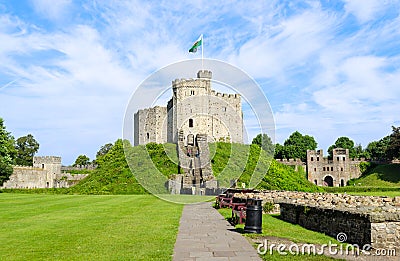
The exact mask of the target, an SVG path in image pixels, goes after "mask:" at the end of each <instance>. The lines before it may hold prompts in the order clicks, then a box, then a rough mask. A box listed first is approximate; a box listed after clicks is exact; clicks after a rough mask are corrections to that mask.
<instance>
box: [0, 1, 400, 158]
mask: <svg viewBox="0 0 400 261" xmlns="http://www.w3.org/2000/svg"><path fill="white" fill-rule="evenodd" d="M399 12H400V0H337V1H333V0H325V1H316V0H309V1H289V0H287V1H274V0H271V1H196V0H192V1H187V2H186V1H185V2H184V1H132V0H129V1H124V0H120V1H96V0H87V1H74V0H19V1H9V0H0V61H1V62H0V117H1V118H3V119H4V121H5V125H6V128H7V130H8V131H10V132H11V133H12V135H13V136H14V137H15V138H18V137H21V136H24V135H27V134H29V133H30V134H32V135H33V136H34V137H35V138H36V140H37V141H38V142H39V143H40V149H39V152H38V155H56V156H61V157H62V161H63V164H64V165H69V164H72V163H73V162H74V160H75V159H76V157H77V156H78V155H80V154H85V155H87V156H89V157H90V158H91V159H94V158H95V155H96V152H97V151H98V150H99V148H100V147H101V146H102V145H104V144H106V143H110V142H111V143H113V142H114V141H115V140H117V139H118V138H121V137H122V128H123V118H124V113H125V109H126V106H127V103H128V101H129V99H130V97H131V95H132V94H133V92H134V91H135V89H136V88H137V86H138V85H140V83H141V82H142V81H143V80H144V79H146V77H148V76H149V75H150V74H152V73H154V72H156V71H157V70H159V69H160V68H162V67H165V66H167V65H168V64H171V63H174V62H178V61H181V60H187V59H194V58H199V57H200V56H201V54H199V52H197V53H196V54H192V53H188V50H189V48H190V47H191V46H192V44H193V42H194V41H195V40H197V38H198V37H199V35H200V34H204V57H205V58H210V59H217V60H221V61H224V62H227V63H230V64H232V65H233V66H236V67H238V68H240V69H241V70H243V71H245V72H246V73H247V74H248V75H249V76H250V77H252V78H253V79H254V80H255V81H256V82H257V83H258V84H259V85H260V87H261V89H262V91H263V92H264V94H265V96H266V97H267V99H268V101H269V103H270V105H271V108H272V111H273V116H274V119H275V125H276V139H275V141H276V142H277V143H281V144H282V143H283V142H284V141H285V139H287V138H288V136H289V135H290V134H291V133H293V132H294V131H296V130H297V131H299V132H301V133H302V134H308V135H311V136H313V137H314V138H315V140H316V141H317V143H318V148H321V149H323V150H325V151H326V149H327V148H328V147H329V146H330V145H332V144H333V143H334V142H335V140H336V139H337V138H338V137H340V136H347V137H349V138H351V139H352V140H354V142H355V143H357V144H361V145H362V146H363V147H366V146H367V145H368V143H369V142H371V141H374V140H379V139H381V138H382V137H384V136H386V135H388V134H390V133H391V126H392V125H393V126H400V119H399V112H400V102H399V99H400V67H399V65H400V26H399V24H400V15H399ZM199 55H200V56H199ZM195 73H196V72H194V73H193V77H194V76H195ZM171 80H173V79H171Z"/></svg>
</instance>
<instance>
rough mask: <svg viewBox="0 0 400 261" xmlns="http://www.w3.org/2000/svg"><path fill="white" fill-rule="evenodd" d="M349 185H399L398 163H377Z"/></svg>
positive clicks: (399, 165)
mask: <svg viewBox="0 0 400 261" xmlns="http://www.w3.org/2000/svg"><path fill="white" fill-rule="evenodd" d="M349 185H356V186H363V187H400V164H387V165H377V166H375V167H374V168H372V169H371V170H369V171H367V172H366V173H365V174H364V175H362V176H361V177H360V178H358V179H353V180H351V181H349Z"/></svg>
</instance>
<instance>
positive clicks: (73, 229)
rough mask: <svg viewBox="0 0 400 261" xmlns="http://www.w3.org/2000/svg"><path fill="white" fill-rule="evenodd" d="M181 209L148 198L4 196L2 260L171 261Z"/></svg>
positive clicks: (0, 231)
mask: <svg viewBox="0 0 400 261" xmlns="http://www.w3.org/2000/svg"><path fill="white" fill-rule="evenodd" d="M182 207H183V206H182V205H178V204H172V203H168V202H165V201H162V200H159V199H157V198H155V197H153V196H150V195H129V196H84V195H36V194H31V195H27V194H8V193H2V194H0V209H1V211H0V220H1V226H0V235H1V238H2V240H1V246H0V260H39V259H40V260H171V256H172V254H173V248H174V244H175V240H176V236H177V231H178V226H179V219H180V216H181V213H182Z"/></svg>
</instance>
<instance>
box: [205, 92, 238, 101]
mask: <svg viewBox="0 0 400 261" xmlns="http://www.w3.org/2000/svg"><path fill="white" fill-rule="evenodd" d="M211 95H214V96H216V97H222V98H228V99H237V100H240V99H241V95H240V94H238V93H235V94H231V93H222V92H216V91H215V90H211Z"/></svg>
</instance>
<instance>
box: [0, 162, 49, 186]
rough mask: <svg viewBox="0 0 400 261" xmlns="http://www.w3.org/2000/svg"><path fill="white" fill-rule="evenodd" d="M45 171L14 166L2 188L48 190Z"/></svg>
mask: <svg viewBox="0 0 400 261" xmlns="http://www.w3.org/2000/svg"><path fill="white" fill-rule="evenodd" d="M49 187H50V181H48V180H47V170H45V169H42V168H36V167H27V166H14V167H13V173H12V174H11V176H10V178H9V180H7V181H6V182H4V184H3V186H2V188H23V189H25V188H49Z"/></svg>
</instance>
